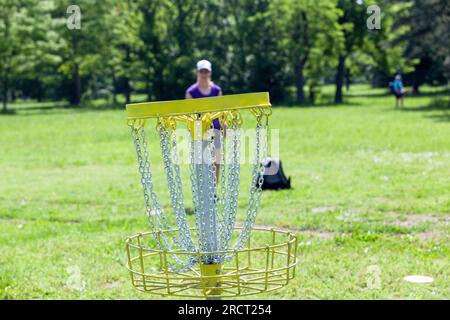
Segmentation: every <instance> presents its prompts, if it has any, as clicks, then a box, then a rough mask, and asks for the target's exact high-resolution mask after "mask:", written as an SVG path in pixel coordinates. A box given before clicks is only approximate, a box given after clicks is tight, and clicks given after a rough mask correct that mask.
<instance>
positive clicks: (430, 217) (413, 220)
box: [391, 214, 450, 227]
mask: <svg viewBox="0 0 450 320" xmlns="http://www.w3.org/2000/svg"><path fill="white" fill-rule="evenodd" d="M396 219H397V221H393V222H392V223H391V224H393V225H396V226H400V227H413V226H416V225H418V224H420V223H426V222H430V223H433V224H434V223H448V222H449V221H450V217H448V216H444V215H438V214H404V215H398V216H397V218H396Z"/></svg>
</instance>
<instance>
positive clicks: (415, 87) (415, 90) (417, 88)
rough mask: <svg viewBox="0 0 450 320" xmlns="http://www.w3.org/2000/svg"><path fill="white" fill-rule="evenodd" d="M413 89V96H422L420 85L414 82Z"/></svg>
mask: <svg viewBox="0 0 450 320" xmlns="http://www.w3.org/2000/svg"><path fill="white" fill-rule="evenodd" d="M412 87H413V88H412V89H413V90H412V93H413V95H419V94H420V90H419V87H420V85H419V84H418V83H417V82H416V81H414V83H413V86H412Z"/></svg>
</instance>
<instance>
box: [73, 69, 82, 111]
mask: <svg viewBox="0 0 450 320" xmlns="http://www.w3.org/2000/svg"><path fill="white" fill-rule="evenodd" d="M73 85H74V87H73V89H74V92H73V101H72V103H73V104H74V105H77V106H78V105H80V102H81V79H80V71H79V66H78V63H75V64H74V68H73Z"/></svg>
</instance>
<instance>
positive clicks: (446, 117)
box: [400, 99, 450, 122]
mask: <svg viewBox="0 0 450 320" xmlns="http://www.w3.org/2000/svg"><path fill="white" fill-rule="evenodd" d="M400 110H401V111H404V112H417V111H421V112H429V111H442V113H441V114H433V115H425V118H428V119H431V120H434V121H436V122H450V99H434V100H433V101H431V102H430V103H429V104H428V105H427V106H424V107H417V108H402V109H400Z"/></svg>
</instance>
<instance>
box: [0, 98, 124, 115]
mask: <svg viewBox="0 0 450 320" xmlns="http://www.w3.org/2000/svg"><path fill="white" fill-rule="evenodd" d="M34 104H35V105H32V106H23V105H20V104H19V105H18V106H14V105H12V106H11V107H10V108H9V109H7V111H6V112H4V111H3V112H2V111H0V116H2V115H10V116H14V115H16V116H21V115H28V114H32V115H50V114H58V113H63V112H64V111H68V110H70V111H74V112H92V111H109V110H124V109H125V105H124V104H123V105H122V104H113V103H109V102H102V103H92V102H86V103H82V104H80V105H72V104H70V103H68V102H65V103H64V102H63V103H61V102H60V101H55V102H54V103H51V102H50V103H48V102H47V103H45V105H39V104H40V103H39V102H35V103H34Z"/></svg>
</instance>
